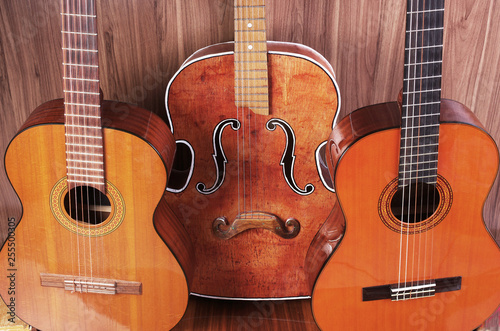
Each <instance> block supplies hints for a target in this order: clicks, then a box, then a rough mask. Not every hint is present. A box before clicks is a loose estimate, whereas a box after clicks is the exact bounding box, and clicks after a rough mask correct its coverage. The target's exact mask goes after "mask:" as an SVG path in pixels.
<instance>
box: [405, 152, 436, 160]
mask: <svg viewBox="0 0 500 331" xmlns="http://www.w3.org/2000/svg"><path fill="white" fill-rule="evenodd" d="M437 155H438V153H437V152H427V153H418V154H416V155H415V154H409V155H401V158H408V157H410V158H412V159H413V158H419V157H424V156H437Z"/></svg>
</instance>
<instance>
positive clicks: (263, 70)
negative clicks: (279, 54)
mask: <svg viewBox="0 0 500 331" xmlns="http://www.w3.org/2000/svg"><path fill="white" fill-rule="evenodd" d="M235 71H242V72H244V71H252V72H267V70H266V69H236V70H235Z"/></svg>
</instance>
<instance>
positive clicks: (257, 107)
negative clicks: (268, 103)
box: [236, 105, 269, 109]
mask: <svg viewBox="0 0 500 331" xmlns="http://www.w3.org/2000/svg"><path fill="white" fill-rule="evenodd" d="M236 106H237V107H249V108H251V109H269V107H260V106H249V105H236Z"/></svg>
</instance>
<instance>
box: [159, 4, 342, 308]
mask: <svg viewBox="0 0 500 331" xmlns="http://www.w3.org/2000/svg"><path fill="white" fill-rule="evenodd" d="M234 28H235V41H234V42H229V43H223V44H216V45H212V46H209V47H206V48H203V49H201V50H199V51H197V52H196V53H194V54H193V55H191V57H189V58H188V59H187V60H186V61H185V63H184V64H183V65H182V67H181V68H180V69H179V71H178V72H177V73H176V74H175V75H174V77H173V78H172V80H171V81H170V83H169V85H168V87H167V91H166V100H165V101H166V107H167V114H168V118H169V121H170V127H171V128H172V130H173V133H174V137H175V138H176V139H177V146H178V153H177V156H176V157H177V160H178V164H179V165H184V166H185V167H184V168H181V167H180V166H178V167H174V168H175V169H174V170H177V173H176V179H177V181H175V182H174V181H173V180H172V181H171V182H169V188H168V191H169V192H168V193H167V194H166V198H167V200H168V202H169V204H170V205H171V206H172V210H173V212H174V213H175V215H177V217H178V218H179V219H180V220H181V221H182V223H183V224H184V225H185V227H186V229H187V231H188V233H189V235H190V236H191V238H192V240H193V242H194V243H195V256H196V267H195V271H194V278H193V283H192V291H193V292H194V293H196V294H200V295H205V296H215V297H230V298H263V297H264V298H277V297H302V296H310V294H311V288H310V285H309V282H308V274H307V270H305V267H304V265H305V260H306V253H307V250H308V247H309V245H310V243H311V241H312V239H313V238H314V235H315V234H316V233H317V232H318V230H319V228H320V227H321V225H322V224H323V223H324V222H325V221H326V220H327V219H328V218H329V217H330V214H331V211H332V208H333V205H334V203H335V200H334V199H335V194H333V193H332V191H333V189H332V187H331V183H330V180H329V177H328V178H326V177H327V176H326V175H327V171H326V172H325V171H323V170H324V169H326V163H324V150H325V144H326V141H325V138H326V137H328V134H329V133H330V132H331V129H332V127H333V124H334V121H335V118H336V114H337V111H338V109H339V106H340V97H339V94H338V88H337V84H336V82H335V76H334V72H333V69H332V68H331V66H330V64H329V63H328V62H327V61H326V60H325V59H324V58H323V57H322V56H321V55H320V54H319V53H317V52H316V51H314V50H312V49H310V48H309V47H306V46H303V45H299V44H292V43H284V42H270V41H267V40H266V20H265V2H264V0H236V1H234ZM182 175H183V177H182ZM181 177H182V180H180V179H181ZM172 179H174V178H173V177H172Z"/></svg>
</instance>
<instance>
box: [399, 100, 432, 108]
mask: <svg viewBox="0 0 500 331" xmlns="http://www.w3.org/2000/svg"><path fill="white" fill-rule="evenodd" d="M435 104H441V101H432V102H422V103H413V104H409V105H403V106H405V107H414V106H426V105H435Z"/></svg>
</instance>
